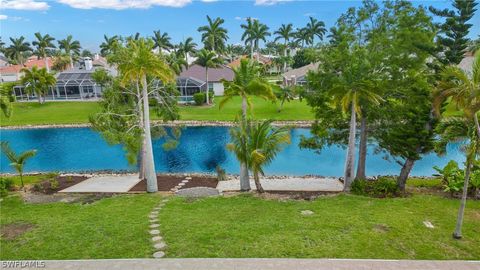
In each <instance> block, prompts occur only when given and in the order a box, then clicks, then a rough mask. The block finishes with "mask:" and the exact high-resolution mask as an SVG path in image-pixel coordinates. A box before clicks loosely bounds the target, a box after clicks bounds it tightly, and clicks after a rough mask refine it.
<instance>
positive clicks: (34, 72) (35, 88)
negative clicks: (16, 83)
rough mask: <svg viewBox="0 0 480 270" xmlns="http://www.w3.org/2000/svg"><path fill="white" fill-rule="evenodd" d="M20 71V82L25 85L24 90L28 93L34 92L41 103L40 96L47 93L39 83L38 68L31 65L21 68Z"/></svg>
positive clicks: (40, 79)
mask: <svg viewBox="0 0 480 270" xmlns="http://www.w3.org/2000/svg"><path fill="white" fill-rule="evenodd" d="M21 72H22V73H23V77H22V79H21V82H22V84H23V85H25V91H26V92H27V93H29V94H30V95H31V94H32V93H35V95H36V96H37V98H38V102H39V103H40V104H41V103H43V100H42V97H43V96H44V95H46V94H47V93H46V92H44V89H45V88H43V87H42V85H41V84H42V82H41V81H42V78H41V75H40V69H39V68H37V66H33V67H32V68H31V69H28V68H23V69H22V70H21Z"/></svg>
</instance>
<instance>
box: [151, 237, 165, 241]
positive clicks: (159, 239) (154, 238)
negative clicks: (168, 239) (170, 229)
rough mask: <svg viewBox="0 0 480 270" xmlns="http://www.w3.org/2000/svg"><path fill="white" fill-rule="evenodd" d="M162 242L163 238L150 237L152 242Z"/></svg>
mask: <svg viewBox="0 0 480 270" xmlns="http://www.w3.org/2000/svg"><path fill="white" fill-rule="evenodd" d="M162 240H163V237H161V236H154V237H152V241H153V242H158V241H162Z"/></svg>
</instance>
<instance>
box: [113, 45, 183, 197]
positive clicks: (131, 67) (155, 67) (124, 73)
mask: <svg viewBox="0 0 480 270" xmlns="http://www.w3.org/2000/svg"><path fill="white" fill-rule="evenodd" d="M153 47H154V43H153V41H152V40H149V39H144V38H139V39H138V40H134V39H131V40H129V41H128V42H127V45H126V47H118V48H116V49H115V52H114V54H112V55H111V57H110V58H109V60H110V61H111V62H112V63H116V64H117V66H118V70H119V72H120V78H121V81H122V83H123V84H124V85H128V84H133V85H138V86H141V87H142V89H141V96H142V98H141V102H143V111H142V112H141V113H140V114H141V115H140V118H141V119H143V125H142V129H143V145H142V149H143V151H142V152H143V153H142V162H143V170H142V172H144V174H145V178H146V179H147V191H148V192H156V191H158V186H157V177H156V174H155V164H154V159H153V147H152V138H151V132H150V108H149V98H148V97H149V95H148V82H147V77H149V78H156V79H159V80H161V81H162V82H164V83H169V82H171V81H173V77H174V76H173V72H172V70H171V69H170V67H169V66H168V64H167V63H166V62H165V61H164V59H162V58H161V57H159V55H156V54H154V53H153V52H152V50H153ZM138 91H140V89H139V90H138Z"/></svg>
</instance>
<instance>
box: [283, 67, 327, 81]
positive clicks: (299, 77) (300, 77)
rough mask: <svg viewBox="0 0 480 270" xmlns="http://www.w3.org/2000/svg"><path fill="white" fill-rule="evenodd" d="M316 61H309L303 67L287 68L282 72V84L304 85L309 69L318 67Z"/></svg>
mask: <svg viewBox="0 0 480 270" xmlns="http://www.w3.org/2000/svg"><path fill="white" fill-rule="evenodd" d="M318 64H319V63H318V62H317V63H311V64H308V65H306V66H303V67H299V68H296V69H292V70H289V71H287V72H285V73H283V74H282V78H283V85H284V86H291V85H305V84H306V83H307V79H306V78H307V74H308V72H309V71H311V70H312V71H313V70H317V69H318Z"/></svg>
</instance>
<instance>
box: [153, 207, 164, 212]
mask: <svg viewBox="0 0 480 270" xmlns="http://www.w3.org/2000/svg"><path fill="white" fill-rule="evenodd" d="M160 209H162V207H161V206H157V207H155V208H153V210H154V211H159V210H160Z"/></svg>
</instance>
